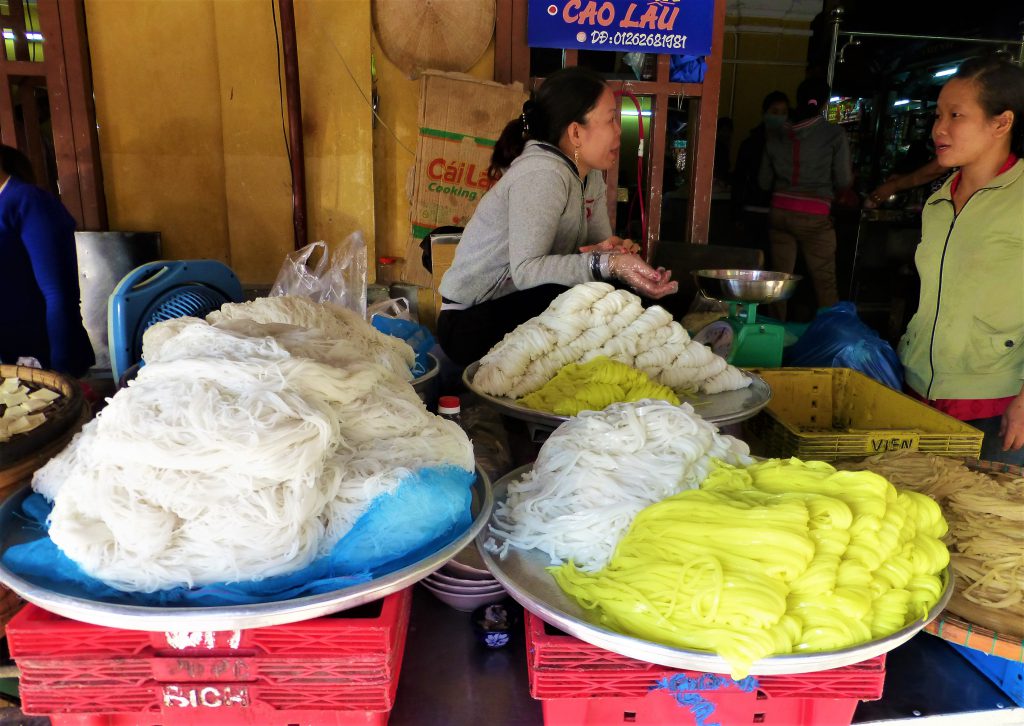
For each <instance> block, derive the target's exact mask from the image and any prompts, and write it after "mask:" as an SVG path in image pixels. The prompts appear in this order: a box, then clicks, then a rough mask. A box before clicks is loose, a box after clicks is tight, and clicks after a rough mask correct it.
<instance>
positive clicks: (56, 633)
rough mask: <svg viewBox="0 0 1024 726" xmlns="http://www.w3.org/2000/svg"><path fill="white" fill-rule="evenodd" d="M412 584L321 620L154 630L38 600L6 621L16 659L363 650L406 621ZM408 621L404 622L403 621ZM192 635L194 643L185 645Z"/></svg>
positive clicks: (378, 646)
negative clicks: (81, 616) (87, 618)
mask: <svg viewBox="0 0 1024 726" xmlns="http://www.w3.org/2000/svg"><path fill="white" fill-rule="evenodd" d="M411 597H412V596H411V595H410V594H409V591H408V588H406V590H403V591H401V592H398V593H395V594H394V595H390V596H388V597H386V598H384V599H383V600H379V601H378V602H377V603H371V604H370V605H364V606H362V607H360V608H354V609H352V610H346V611H344V612H341V613H338V614H336V615H331V616H327V617H323V618H316V619H315V620H306V621H304V622H301V623H290V624H287V625H273V626H271V627H267V628H251V629H249V630H234V631H218V632H198V633H159V632H156V633H151V632H146V631H142V630H121V629H119V628H104V627H101V626H99V625H89V624H88V623H80V622H78V621H77V620H69V619H68V618H64V617H61V616H60V615H55V614H53V613H51V612H48V611H46V610H42V609H41V608H38V607H35V606H34V605H28V606H26V607H25V608H24V609H23V610H22V611H21V612H20V613H18V614H17V615H16V616H14V618H12V619H11V621H10V622H9V623H8V624H7V638H8V647H9V648H10V651H11V657H12V658H14V659H19V658H24V657H33V658H35V657H47V656H52V657H54V658H60V659H66V658H82V657H93V658H116V657H119V656H156V655H174V656H179V655H198V656H209V655H218V654H224V653H226V654H231V655H277V656H286V655H294V656H300V657H308V656H310V655H318V654H319V655H326V656H330V657H341V656H349V655H351V656H360V655H365V654H368V653H370V654H372V653H377V652H380V651H382V650H386V649H387V648H388V647H389V645H390V644H391V642H392V641H393V639H394V630H395V627H396V626H397V625H399V624H401V623H403V622H404V623H406V624H407V623H408V620H409V607H410V605H411V603H412V600H411ZM402 627H405V626H404V625H402ZM186 642H191V643H194V645H191V646H186V645H184V644H185V643H186Z"/></svg>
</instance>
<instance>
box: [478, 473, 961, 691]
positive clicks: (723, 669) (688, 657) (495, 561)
mask: <svg viewBox="0 0 1024 726" xmlns="http://www.w3.org/2000/svg"><path fill="white" fill-rule="evenodd" d="M530 466H531V465H527V466H522V467H519V468H518V469H515V470H514V471H511V472H509V473H508V474H506V475H505V476H503V477H502V478H501V479H499V480H498V481H497V482H495V485H494V499H495V505H497V504H498V503H500V502H503V501H505V496H506V490H507V487H508V485H509V484H510V483H511V482H513V481H515V480H517V479H518V478H520V477H521V476H523V475H524V474H526V473H527V472H528V471H529V470H530ZM490 536H491V535H490V532H489V530H488V529H487V528H485V529H483V530H481V532H480V534H479V535H477V545H478V546H479V548H480V552H481V554H482V555H483V558H484V562H485V563H486V564H487V567H488V569H490V571H491V573H492V574H493V575H494V577H495V578H497V580H498V581H499V582H500V583H501V584H502V585H504V586H505V589H506V590H507V591H508V592H509V594H510V595H511V596H512V597H513V598H514V599H515V600H516V601H517V602H518V603H519V604H520V605H522V606H523V607H524V608H526V609H527V610H529V611H530V612H532V613H534V614H535V615H537V616H538V617H540V618H541V619H542V620H544V621H546V622H548V623H550V624H551V625H554V626H555V627H557V628H559V629H560V630H563V631H564V632H566V633H568V634H569V635H572V636H574V637H577V638H579V639H580V640H583V641H586V642H587V643H591V644H592V645H596V646H598V647H600V648H604V649H605V650H610V651H612V652H614V653H619V654H620V655H624V656H627V657H629V658H636V659H637V660H642V661H646V662H648V663H657V664H658V665H663V666H668V667H670V668H679V669H682V670H694V671H703V672H706V673H728V672H729V671H730V666H729V664H728V662H726V660H725V659H724V658H721V657H720V656H718V655H715V654H714V653H711V652H709V651H702V650H686V649H683V648H674V647H672V646H668V645H661V644H659V643H653V642H651V641H649V640H642V639H640V638H635V637H632V636H629V635H623V634H622V633H617V632H615V631H613V630H609V629H608V628H606V627H605V626H603V625H601V624H599V623H598V616H597V614H596V613H595V612H594V611H593V610H585V609H584V608H582V607H580V605H579V604H577V602H576V601H575V600H574V599H573V598H572V597H570V596H569V595H567V594H565V593H564V592H562V590H561V589H560V588H559V587H558V584H557V583H556V582H555V578H553V577H552V576H551V575H550V574H548V572H547V571H546V569H545V568H547V567H548V566H550V564H551V560H550V558H549V557H548V555H547V554H545V553H544V552H541V551H540V550H535V549H534V550H529V551H523V550H520V549H517V548H515V547H511V548H509V552H508V556H507V557H505V558H504V559H499V558H498V557H496V556H495V555H492V554H491V553H490V552H488V551H487V550H486V549H485V548H484V542H485V541H486V540H487V539H488V537H490ZM943 579H944V580H945V587H944V589H943V591H942V594H941V596H940V597H939V601H938V602H937V603H936V604H935V605H934V606H933V607H932V608H931V610H929V611H928V615H927V616H926V617H925V618H924V619H923V620H918V621H916V622H914V623H913V624H911V625H908V626H907V627H905V628H903V629H902V630H899V631H897V632H895V633H893V634H892V635H888V636H886V637H885V638H881V639H879V640H873V641H871V642H868V643H863V644H861V645H856V646H852V647H850V648H843V649H841V650H831V651H825V652H821V653H807V654H802V655H773V656H770V657H768V658H762V659H761V660H759V661H755V662H754V664H753V666H752V667H751V669H750V673H751V675H755V676H767V675H787V674H791V673H811V672H814V671H823V670H828V669H830V668H840V667H842V666H847V665H852V664H854V663H859V662H861V661H864V660H867V659H869V658H874V657H875V656H877V655H881V654H882V653H887V652H889V651H890V650H892V649H893V648H895V647H897V646H899V645H902V644H903V643H905V642H906V641H908V640H910V639H911V638H912V637H913V636H914V635H916V634H917V633H918V631H920V630H921V629H923V628H924V626H925V625H927V624H928V623H929V622H931V621H932V620H934V619H935V618H936V617H938V615H939V613H941V612H942V610H943V608H945V607H946V603H947V602H949V598H950V597H951V596H952V595H953V584H952V583H953V576H952V570H950V569H949V568H947V569H946V572H945V574H944V578H943Z"/></svg>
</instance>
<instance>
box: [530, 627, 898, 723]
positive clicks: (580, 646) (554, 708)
mask: <svg viewBox="0 0 1024 726" xmlns="http://www.w3.org/2000/svg"><path fill="white" fill-rule="evenodd" d="M524 618H525V623H526V639H527V668H528V670H529V676H530V695H532V696H533V697H534V698H536V699H539V700H541V701H543V704H542V706H543V711H544V723H545V724H548V725H549V726H554V725H555V724H557V725H558V726H576V725H580V726H582V725H584V724H587V725H595V724H611V723H624V722H627V723H637V724H652V725H653V724H658V725H659V726H660V725H664V724H683V725H687V726H700V725H701V724H710V723H720V724H723V725H724V724H746V723H765V724H776V725H777V726H825V725H826V724H828V725H829V726H832V725H837V724H838V725H842V726H845V725H846V724H849V723H850V722H851V721H852V719H853V712H854V709H856V707H857V703H858V701H861V700H875V699H878V698H880V697H881V695H882V685H883V683H884V681H885V656H878V657H877V658H872V659H870V660H867V661H864V662H863V663H858V664H856V665H853V666H847V667H845V668H836V669H833V670H829V671H819V672H816V673H806V674H801V675H786V676H758V677H756V678H754V677H751V678H747V679H744V680H742V681H739V682H736V681H734V680H732V679H731V678H729V677H728V676H726V675H717V674H710V673H697V672H693V671H679V670H674V669H671V668H666V667H664V666H660V665H655V664H652V663H645V662H643V661H638V660H633V659H631V658H627V657H626V656H623V655H619V654H617V653H612V652H610V651H607V650H603V649H601V648H598V647H597V646H594V645H590V644H589V643H584V642H583V641H581V640H578V639H576V638H573V637H571V636H568V635H565V634H564V633H561V632H560V631H558V630H556V629H554V628H552V627H551V626H549V625H547V624H546V623H544V621H542V620H541V619H540V618H538V617H536V616H535V615H533V614H531V613H529V612H526V613H525V614H524Z"/></svg>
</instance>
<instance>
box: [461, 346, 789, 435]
mask: <svg viewBox="0 0 1024 726" xmlns="http://www.w3.org/2000/svg"><path fill="white" fill-rule="evenodd" d="M479 368H480V361H475V362H473V363H470V364H469V365H468V366H466V369H465V370H464V371H463V373H462V381H463V383H465V384H466V387H467V388H468V389H469V390H471V391H472V392H473V393H475V394H476V395H477V396H479V397H480V399H481V400H483V401H484V402H485V403H487V405H489V406H492V407H494V408H496V409H497V410H498V411H500V412H501V413H503V414H505V415H506V416H510V417H512V418H516V419H519V420H521V421H526V422H527V423H532V424H537V425H540V426H546V427H549V428H552V429H553V428H557V427H558V426H559V425H561V423H562V422H563V421H568V420H569V419H570V418H571V416H561V415H559V414H557V413H547V412H544V411H535V410H533V409H532V408H527V407H526V406H523V405H521V404H519V403H517V402H516V401H515V400H514V399H511V398H504V397H501V396H492V395H491V394H489V393H484V392H483V391H481V390H480V389H479V388H477V387H476V386H474V385H473V378H474V377H475V376H476V372H477V369H479ZM743 374H744V375H745V376H747V377H748V378H750V379H751V381H752V382H751V384H750V385H749V386H747V387H746V388H741V389H740V390H738V391H725V392H724V393H713V394H706V393H700V394H697V395H696V396H690V397H687V398H681V399H680V400H681V401H683V402H684V403H689V404H691V405H692V406H693V409H694V411H695V412H696V413H697V415H698V416H700V417H701V418H702V419H704V420H705V421H707V422H709V423H713V424H715V425H716V426H728V425H730V424H735V423H739V422H740V421H746V420H747V419H748V418H751V417H752V416H754V415H755V414H756V413H757V412H758V411H760V410H761V409H762V408H764V407H765V406H767V405H768V402H769V401H771V400H772V389H771V387H770V386H769V385H768V383H767V382H766V381H765V380H764V379H763V378H761V376H759V375H757V374H756V373H750V372H749V371H743Z"/></svg>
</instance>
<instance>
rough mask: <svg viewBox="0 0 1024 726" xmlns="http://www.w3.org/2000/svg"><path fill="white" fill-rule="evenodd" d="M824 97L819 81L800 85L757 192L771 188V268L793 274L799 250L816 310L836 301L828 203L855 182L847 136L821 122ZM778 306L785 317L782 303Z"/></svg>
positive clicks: (770, 145)
mask: <svg viewBox="0 0 1024 726" xmlns="http://www.w3.org/2000/svg"><path fill="white" fill-rule="evenodd" d="M828 97H829V88H828V84H827V83H825V81H824V80H823V79H821V78H807V79H805V80H804V81H803V82H802V83H801V84H800V86H799V88H797V92H796V104H797V105H796V110H795V111H794V112H793V120H792V122H787V123H785V124H784V125H783V127H782V129H781V130H780V132H779V133H777V134H769V135H768V136H767V138H766V140H765V149H764V156H763V157H762V159H761V169H760V172H759V174H758V184H759V185H760V186H761V188H762V189H771V190H772V197H771V212H769V219H768V221H769V227H770V229H769V232H768V236H769V239H770V242H771V269H772V270H776V271H778V272H793V270H794V268H795V267H796V257H797V253H798V251H799V253H800V254H802V255H803V259H804V262H805V263H806V264H807V271H808V273H809V274H810V277H811V282H812V283H813V284H814V294H815V297H816V298H817V305H818V307H819V308H823V307H831V306H832V305H835V304H836V303H837V302H839V293H838V290H837V285H836V230H835V227H834V226H833V225H832V216H831V215H832V200H833V199H834V198H835V197H836V195H838V194H841V193H842V192H844V191H845V190H846V189H848V188H849V187H850V186H851V185H852V184H853V169H852V168H851V166H850V147H849V144H848V142H847V140H846V133H845V132H844V131H843V130H842V129H841V128H839V127H838V126H834V125H832V124H830V123H829V122H828V121H826V120H825V116H824V112H825V106H826V104H827V103H828ZM776 307H777V312H778V313H779V317H781V318H782V319H785V317H786V303H777V304H776Z"/></svg>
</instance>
